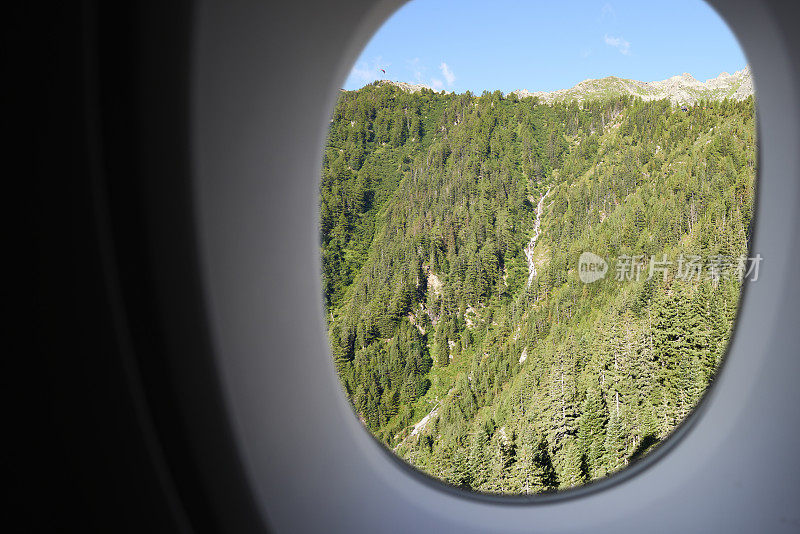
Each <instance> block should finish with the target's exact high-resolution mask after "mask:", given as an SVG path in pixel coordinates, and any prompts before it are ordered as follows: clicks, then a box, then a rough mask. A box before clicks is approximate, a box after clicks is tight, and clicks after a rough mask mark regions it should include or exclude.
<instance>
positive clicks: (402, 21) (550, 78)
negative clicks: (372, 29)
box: [344, 0, 747, 94]
mask: <svg viewBox="0 0 800 534" xmlns="http://www.w3.org/2000/svg"><path fill="white" fill-rule="evenodd" d="M746 64H747V61H746V59H745V57H744V54H743V52H742V50H741V48H740V47H739V44H738V42H737V41H736V38H735V37H734V36H733V34H732V33H731V31H730V29H729V28H728V27H727V25H726V24H725V23H724V22H723V21H722V19H721V18H720V17H719V16H718V15H717V14H716V12H715V11H714V10H713V9H711V7H709V6H708V5H707V4H706V3H705V2H703V1H702V0H677V1H675V0H653V1H651V0H647V1H643V0H639V1H638V2H636V1H613V2H606V1H591V0H564V1H558V0H482V1H478V0H412V1H411V2H409V3H408V4H406V5H405V6H403V7H402V8H400V9H399V10H398V11H397V12H396V13H395V14H394V15H393V16H392V17H391V18H390V19H389V20H388V21H387V22H386V23H385V24H384V26H383V27H382V28H380V29H379V30H378V32H377V33H376V34H375V35H374V36H373V38H372V40H371V41H370V42H369V44H368V45H367V47H366V48H365V49H364V51H363V52H362V53H361V56H360V57H359V58H358V60H357V61H356V63H355V65H354V66H353V69H352V71H351V72H350V75H349V76H348V78H347V81H346V82H345V84H344V88H345V89H357V88H359V87H362V86H363V85H365V84H368V83H371V82H372V81H374V80H376V79H382V78H386V79H390V80H395V81H404V82H409V83H424V84H426V85H429V86H432V87H433V88H434V89H437V90H438V89H446V90H448V91H455V92H457V93H461V92H464V91H467V90H470V91H472V92H473V93H478V94H480V93H481V92H482V91H483V90H484V89H487V90H490V91H493V90H495V89H500V90H501V91H503V92H504V93H507V92H509V91H513V90H515V89H528V90H530V91H539V90H542V91H553V90H556V89H563V88H567V87H572V86H573V85H575V84H576V83H578V82H580V81H582V80H585V79H587V78H602V77H604V76H611V75H614V76H620V77H623V78H633V79H636V80H642V81H653V80H663V79H665V78H669V77H670V76H673V75H675V74H681V73H684V72H688V73H690V74H692V75H693V76H694V77H695V78H697V79H698V80H701V81H705V80H706V79H708V78H714V77H716V76H717V75H719V73H720V72H722V71H727V72H729V73H733V72H734V71H737V70H739V69H741V68H743V67H744V66H745V65H746ZM379 69H384V70H386V74H383V73H382V72H380V70H379Z"/></svg>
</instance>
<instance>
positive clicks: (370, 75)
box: [350, 57, 391, 84]
mask: <svg viewBox="0 0 800 534" xmlns="http://www.w3.org/2000/svg"><path fill="white" fill-rule="evenodd" d="M389 65H391V63H386V64H381V58H380V57H376V58H373V59H372V61H369V62H367V61H360V62H358V63H356V64H355V65H353V68H352V70H350V76H351V77H353V78H355V79H356V80H357V81H358V82H359V83H361V84H367V83H370V82H372V81H375V80H380V79H384V78H387V75H386V74H384V73H383V72H382V71H381V69H384V70H386V69H387V68H388V67H389Z"/></svg>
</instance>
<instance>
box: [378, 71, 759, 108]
mask: <svg viewBox="0 0 800 534" xmlns="http://www.w3.org/2000/svg"><path fill="white" fill-rule="evenodd" d="M375 85H379V86H383V85H394V86H395V87H398V88H400V89H401V90H403V91H405V92H407V93H416V92H419V91H422V90H425V89H430V90H431V91H433V90H434V89H433V88H431V87H429V86H427V85H425V84H422V83H418V84H411V83H407V82H398V81H391V80H377V81H376V82H375ZM752 94H754V90H753V78H752V75H751V73H750V67H749V66H745V67H744V68H743V69H741V70H738V71H736V72H734V73H733V74H729V73H727V72H724V71H723V72H721V73H720V74H719V76H717V77H716V78H709V79H708V80H706V81H705V82H701V81H699V80H697V79H696V78H695V77H694V76H692V75H691V74H690V73H688V72H684V73H683V74H680V75H675V76H671V77H670V78H667V79H665V80H656V81H652V82H642V81H639V80H633V79H629V78H620V77H619V76H606V77H605V78H599V79H594V78H590V79H586V80H583V81H582V82H579V83H577V84H575V85H574V86H572V87H570V88H567V89H557V90H555V91H533V92H531V91H528V90H527V89H517V90H514V91H511V92H509V93H507V94H506V96H509V95H514V96H516V97H517V98H519V99H523V98H529V97H537V98H539V100H540V101H541V102H543V103H547V104H551V103H554V102H566V101H572V100H575V101H577V102H583V101H585V100H595V99H608V98H613V97H617V96H622V95H631V96H636V97H639V98H641V99H642V100H645V101H648V100H662V99H667V100H669V101H670V102H672V103H673V104H678V105H681V104H688V105H692V104H696V103H697V102H699V101H700V100H723V99H725V98H731V99H733V100H736V101H741V100H744V99H745V98H747V97H748V96H750V95H752Z"/></svg>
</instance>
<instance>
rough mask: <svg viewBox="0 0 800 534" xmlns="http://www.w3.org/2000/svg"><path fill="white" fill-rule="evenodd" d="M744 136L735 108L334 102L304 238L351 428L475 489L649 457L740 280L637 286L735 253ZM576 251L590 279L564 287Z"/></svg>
mask: <svg viewBox="0 0 800 534" xmlns="http://www.w3.org/2000/svg"><path fill="white" fill-rule="evenodd" d="M754 136H755V125H754V102H753V99H752V97H750V98H748V99H746V100H744V101H740V102H735V101H730V100H724V101H701V102H699V103H698V104H697V105H695V106H693V107H691V108H689V109H688V111H681V109H680V108H679V107H675V106H673V105H672V104H671V103H670V102H669V101H666V100H660V101H649V102H643V101H642V100H639V99H635V98H633V97H630V96H620V97H614V98H610V99H604V100H590V101H584V102H582V103H581V104H580V105H579V104H578V103H577V102H574V101H572V102H564V103H555V104H543V103H540V102H539V100H538V99H537V98H535V97H529V98H525V99H522V100H518V98H517V96H516V95H514V94H511V95H508V96H507V97H504V96H503V95H502V94H501V93H500V92H499V91H497V92H494V93H488V92H485V93H484V94H483V95H481V96H479V97H478V96H474V95H471V94H469V93H465V94H461V95H456V94H441V93H434V92H432V91H430V90H426V89H423V90H420V91H417V92H414V93H409V92H406V91H403V90H401V89H399V88H398V87H395V86H392V85H387V84H383V85H381V84H376V85H371V86H367V87H364V88H363V89H360V90H358V91H348V92H342V93H341V95H340V99H339V102H338V104H337V107H336V109H335V111H334V114H333V117H332V121H331V125H330V136H329V139H328V145H327V146H326V149H325V155H324V162H323V177H322V183H321V230H322V232H321V233H322V237H321V240H322V257H323V279H324V288H325V295H324V298H325V305H326V310H327V317H328V321H329V329H330V339H331V346H332V352H333V357H334V358H335V361H336V366H337V369H338V371H339V374H340V378H341V380H342V384H343V386H344V388H345V391H346V393H347V395H348V397H349V398H350V399H351V401H352V403H353V406H354V409H355V411H356V413H357V414H358V416H359V417H360V418H361V420H362V421H363V422H364V424H365V425H366V426H367V427H368V428H369V429H370V431H371V432H373V433H374V435H375V436H376V437H377V438H378V439H379V440H381V441H382V442H383V443H385V444H386V446H388V447H390V448H392V449H394V450H395V452H396V453H397V454H399V455H400V456H401V457H403V458H405V459H407V460H408V461H409V462H411V463H412V464H413V465H415V466H417V467H419V468H420V469H422V470H423V471H425V472H427V473H429V474H431V475H434V476H437V477H439V478H442V479H444V480H446V481H448V482H450V483H452V484H455V485H459V486H462V487H466V488H471V489H474V490H477V491H484V492H513V493H534V492H541V491H547V490H552V489H557V488H565V487H570V486H574V485H577V484H580V483H582V482H585V481H588V480H591V479H595V478H598V477H602V476H605V475H606V474H608V473H611V472H613V471H615V470H617V469H619V468H622V467H624V466H625V465H626V464H627V463H629V462H630V461H632V460H634V459H636V458H637V457H639V456H641V455H642V454H644V453H645V452H647V451H648V450H649V449H650V448H651V447H653V446H654V445H656V444H657V443H658V442H659V440H661V439H663V438H664V437H666V436H667V435H668V433H669V432H670V431H671V430H672V429H674V428H675V426H676V425H677V424H678V423H679V422H680V421H681V420H682V419H683V417H685V415H686V414H687V413H688V412H689V411H690V410H691V409H692V408H693V406H694V405H695V404H696V402H697V401H698V399H699V398H700V396H701V395H702V393H703V391H704V389H705V387H706V386H707V385H708V384H709V383H710V381H712V380H713V377H714V374H715V372H716V369H717V366H718V365H719V362H720V358H721V356H722V355H723V353H724V350H725V347H726V344H727V340H728V337H729V334H730V329H731V326H732V324H733V321H734V319H735V314H736V306H737V302H738V296H739V287H740V282H739V280H738V278H737V277H735V276H720V277H717V276H714V275H713V274H712V275H711V276H708V275H707V270H706V269H705V268H704V269H703V270H702V272H700V273H699V276H695V277H689V278H687V277H680V276H677V275H676V270H675V269H676V265H672V269H671V270H670V271H669V272H668V273H666V274H665V275H663V276H662V274H661V273H660V272H659V273H658V274H657V275H656V276H653V277H648V270H647V265H646V261H647V258H650V257H651V256H655V257H657V258H659V259H661V258H663V257H664V256H663V255H666V258H668V259H671V260H676V259H677V258H679V257H681V255H684V256H685V257H691V256H693V255H697V256H700V257H701V258H703V259H704V260H705V259H708V258H736V257H738V256H741V255H746V254H747V246H748V239H749V224H750V217H751V211H752V203H753V193H754V176H755V161H756V156H755V137H754ZM545 194H546V197H545V198H544V200H542V198H543V196H545ZM537 206H541V217H540V221H541V222H540V226H539V228H538V231H539V233H538V238H537V239H536V240H535V246H533V247H532V248H529V249H528V255H529V256H530V258H531V260H532V263H533V266H534V267H535V275H534V276H533V277H531V278H530V279H531V282H530V284H529V283H528V280H529V274H530V270H529V264H528V257H526V246H529V245H530V243H531V241H532V239H531V238H532V237H534V235H535V228H534V227H535V224H536V219H537ZM585 251H589V252H593V253H595V254H597V255H599V256H601V257H603V258H606V259H607V260H608V262H609V266H610V272H609V275H608V276H606V277H605V278H604V279H601V280H598V281H596V282H594V283H591V284H585V283H583V282H581V280H580V279H579V277H578V273H577V267H578V258H579V256H580V255H581V253H582V252H585ZM638 256H642V257H643V258H644V260H641V261H642V262H643V268H642V273H641V276H640V277H638V280H637V279H636V278H637V277H635V276H633V275H632V274H633V273H628V276H623V277H622V278H624V279H623V280H617V278H618V277H616V276H615V273H614V267H613V266H614V263H613V262H614V259H616V258H625V257H634V258H635V257H638ZM634 263H635V262H634ZM675 263H676V264H677V261H676V262H675ZM678 272H679V271H678ZM628 278H630V279H628ZM684 278H687V279H684Z"/></svg>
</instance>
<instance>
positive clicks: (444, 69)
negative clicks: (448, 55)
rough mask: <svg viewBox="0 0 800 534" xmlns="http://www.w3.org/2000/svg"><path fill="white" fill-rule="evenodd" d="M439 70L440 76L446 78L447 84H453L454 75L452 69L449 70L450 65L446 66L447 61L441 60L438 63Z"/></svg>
mask: <svg viewBox="0 0 800 534" xmlns="http://www.w3.org/2000/svg"><path fill="white" fill-rule="evenodd" d="M439 70H441V71H442V76H444V79H445V80H447V85H453V82H454V81H456V75H455V74H453V71H452V70H450V67H448V66H447V63H445V62H444V61H442V64H441V65H439Z"/></svg>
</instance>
